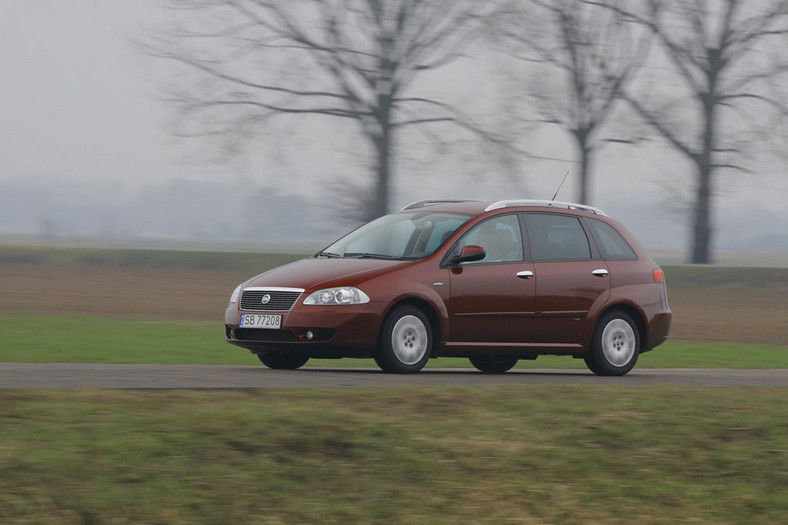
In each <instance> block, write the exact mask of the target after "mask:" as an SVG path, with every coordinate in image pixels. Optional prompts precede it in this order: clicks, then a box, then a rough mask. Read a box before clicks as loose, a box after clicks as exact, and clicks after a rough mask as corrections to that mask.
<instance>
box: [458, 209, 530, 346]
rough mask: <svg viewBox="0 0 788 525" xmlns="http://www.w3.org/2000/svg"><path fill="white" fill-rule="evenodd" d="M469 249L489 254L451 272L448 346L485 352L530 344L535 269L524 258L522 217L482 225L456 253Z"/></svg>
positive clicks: (499, 218)
mask: <svg viewBox="0 0 788 525" xmlns="http://www.w3.org/2000/svg"><path fill="white" fill-rule="evenodd" d="M470 245H476V246H481V247H482V248H484V250H485V252H486V255H485V257H484V259H482V260H480V261H476V262H469V263H463V264H461V265H459V266H458V267H454V268H451V269H450V270H449V273H450V281H451V300H450V303H449V315H450V321H449V342H448V346H449V347H451V346H456V345H459V346H465V347H479V348H480V349H484V348H489V347H492V348H494V347H495V345H496V344H497V345H501V346H511V345H522V344H526V343H528V342H530V337H531V330H532V326H533V315H534V290H535V285H534V279H533V274H534V267H533V265H532V264H531V263H527V262H525V260H524V256H523V237H522V233H521V229H520V221H519V219H518V216H517V214H505V215H498V216H495V217H492V218H490V219H487V220H486V221H484V222H481V223H479V224H478V225H476V226H475V227H474V228H472V229H471V230H469V231H468V233H467V234H465V235H464V236H463V238H462V239H460V241H459V243H458V245H457V246H456V247H455V248H454V251H457V252H459V250H460V249H461V248H462V247H463V246H470ZM490 343H492V344H490Z"/></svg>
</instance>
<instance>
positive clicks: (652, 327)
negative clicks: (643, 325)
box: [640, 302, 673, 353]
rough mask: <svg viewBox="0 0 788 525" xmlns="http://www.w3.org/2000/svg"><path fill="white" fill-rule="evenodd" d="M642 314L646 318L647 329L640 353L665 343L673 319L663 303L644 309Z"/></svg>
mask: <svg viewBox="0 0 788 525" xmlns="http://www.w3.org/2000/svg"><path fill="white" fill-rule="evenodd" d="M643 313H644V314H645V316H646V322H647V329H646V340H645V341H644V342H643V347H642V349H641V350H640V351H641V353H642V352H648V351H649V350H651V349H653V348H656V347H657V346H659V345H661V344H662V343H664V342H665V341H667V339H668V334H669V333H670V323H671V322H672V319H673V313H672V312H671V311H670V308H669V307H668V306H667V305H666V304H665V303H664V302H659V303H654V304H651V305H648V306H646V307H644V308H643Z"/></svg>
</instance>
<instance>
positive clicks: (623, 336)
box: [585, 311, 640, 376]
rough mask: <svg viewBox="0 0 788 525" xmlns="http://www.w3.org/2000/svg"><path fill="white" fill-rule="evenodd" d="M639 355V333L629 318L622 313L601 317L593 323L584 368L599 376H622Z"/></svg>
mask: <svg viewBox="0 0 788 525" xmlns="http://www.w3.org/2000/svg"><path fill="white" fill-rule="evenodd" d="M638 355H640V333H639V332H638V329H637V326H635V322H634V321H633V320H632V317H631V316H630V315H629V314H627V313H624V312H619V311H612V312H607V313H606V314H604V315H603V316H602V317H601V318H600V319H599V323H597V327H596V331H595V332H594V339H593V340H592V341H591V350H590V351H589V352H588V355H586V357H585V362H586V365H587V366H588V368H589V370H591V371H592V372H593V373H595V374H597V375H601V376H623V375H624V374H626V373H627V372H629V371H630V370H632V368H633V367H634V366H635V363H636V362H637V360H638Z"/></svg>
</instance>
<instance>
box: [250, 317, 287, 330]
mask: <svg viewBox="0 0 788 525" xmlns="http://www.w3.org/2000/svg"><path fill="white" fill-rule="evenodd" d="M240 326H241V328H269V329H272V330H277V329H279V328H281V327H282V316H281V315H270V314H241V325H240Z"/></svg>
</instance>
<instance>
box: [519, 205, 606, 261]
mask: <svg viewBox="0 0 788 525" xmlns="http://www.w3.org/2000/svg"><path fill="white" fill-rule="evenodd" d="M528 233H529V235H530V236H531V248H532V250H533V260H534V261H577V260H586V259H590V258H591V247H590V246H589V244H588V237H586V233H585V230H583V226H582V225H581V224H580V220H579V219H578V218H577V217H570V216H568V215H555V214H548V213H531V214H528Z"/></svg>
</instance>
